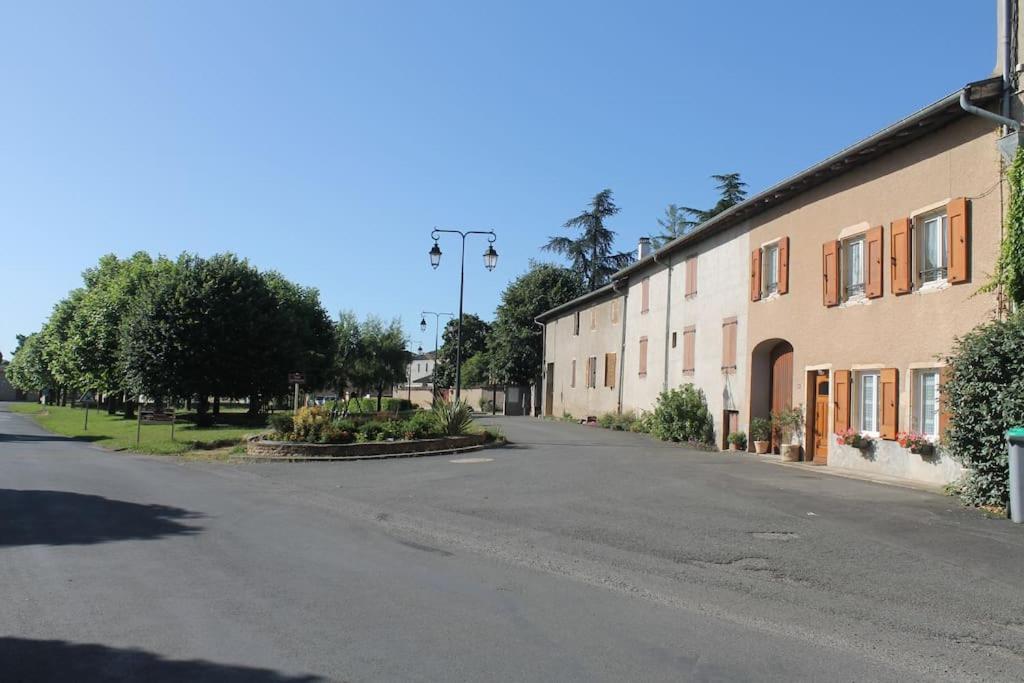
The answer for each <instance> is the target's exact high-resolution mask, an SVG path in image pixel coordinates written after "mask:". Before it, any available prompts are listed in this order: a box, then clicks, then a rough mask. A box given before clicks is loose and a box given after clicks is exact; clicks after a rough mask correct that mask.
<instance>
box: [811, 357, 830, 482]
mask: <svg viewBox="0 0 1024 683" xmlns="http://www.w3.org/2000/svg"><path fill="white" fill-rule="evenodd" d="M828 388H829V384H828V374H827V373H825V374H821V375H816V376H815V377H814V462H815V463H817V464H819V465H824V464H825V462H826V461H827V460H828V401H829V389H828Z"/></svg>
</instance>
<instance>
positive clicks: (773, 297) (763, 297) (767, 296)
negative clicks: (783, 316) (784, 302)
mask: <svg viewBox="0 0 1024 683" xmlns="http://www.w3.org/2000/svg"><path fill="white" fill-rule="evenodd" d="M780 296H782V295H781V294H779V293H778V292H772V293H771V294H764V293H762V294H761V298H760V301H775V300H776V299H778V298H779V297H780Z"/></svg>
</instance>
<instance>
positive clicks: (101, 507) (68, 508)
mask: <svg viewBox="0 0 1024 683" xmlns="http://www.w3.org/2000/svg"><path fill="white" fill-rule="evenodd" d="M200 517H202V515H201V514H199V513H195V512H189V511H188V510H182V509H181V508H176V507H169V506H166V505H145V504H141V503H128V502H125V501H120V500H110V499H109V498H104V497H102V496H93V495H88V494H83V493H73V492H70V491H21V490H17V489H0V548H2V547H10V546H19V545H84V544H92V543H105V542H107V541H122V540H129V539H157V538H163V537H165V536H172V535H188V534H194V533H197V532H198V531H199V528H198V527H194V526H186V525H185V524H182V523H180V522H179V521H178V520H187V519H197V518H200ZM2 671H3V669H0V672H2ZM2 678H3V675H2V673H0V679H2Z"/></svg>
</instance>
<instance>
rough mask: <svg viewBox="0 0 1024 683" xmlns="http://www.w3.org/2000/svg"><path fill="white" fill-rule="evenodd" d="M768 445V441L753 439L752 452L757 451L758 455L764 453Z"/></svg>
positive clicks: (769, 443)
mask: <svg viewBox="0 0 1024 683" xmlns="http://www.w3.org/2000/svg"><path fill="white" fill-rule="evenodd" d="M770 445H771V442H770V441H755V442H754V452H755V453H757V454H758V455H764V454H765V453H767V452H768V446H770Z"/></svg>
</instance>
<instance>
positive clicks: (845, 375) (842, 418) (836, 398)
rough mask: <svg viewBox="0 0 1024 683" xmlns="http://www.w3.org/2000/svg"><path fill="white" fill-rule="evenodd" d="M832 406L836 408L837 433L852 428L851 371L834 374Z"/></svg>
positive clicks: (838, 371)
mask: <svg viewBox="0 0 1024 683" xmlns="http://www.w3.org/2000/svg"><path fill="white" fill-rule="evenodd" d="M832 404H833V407H834V408H835V427H834V429H835V432H836V433H837V434H838V433H839V432H843V431H846V430H847V429H849V428H850V371H849V370H836V371H834V372H833V373H832Z"/></svg>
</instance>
